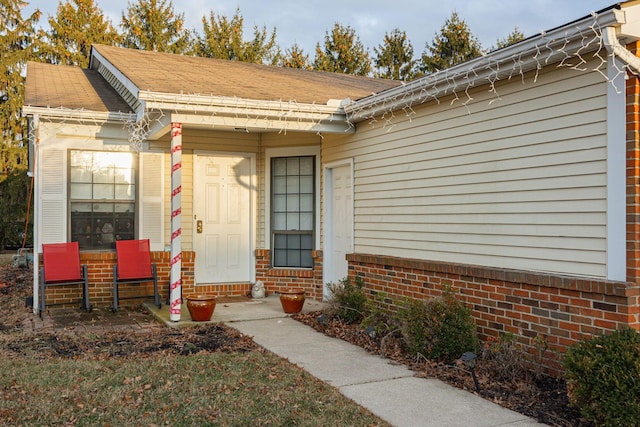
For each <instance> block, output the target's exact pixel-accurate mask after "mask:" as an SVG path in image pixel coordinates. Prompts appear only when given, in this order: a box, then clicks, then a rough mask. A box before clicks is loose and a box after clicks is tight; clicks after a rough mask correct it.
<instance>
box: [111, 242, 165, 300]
mask: <svg viewBox="0 0 640 427" xmlns="http://www.w3.org/2000/svg"><path fill="white" fill-rule="evenodd" d="M116 257H117V262H116V265H114V266H113V310H117V309H118V304H119V302H120V299H133V298H149V297H151V296H153V298H154V302H155V304H156V305H157V306H158V308H160V307H161V306H162V304H161V303H160V294H159V293H158V275H157V273H156V265H155V263H151V250H150V249H149V239H144V240H116ZM145 282H153V295H136V296H130V297H126V298H124V297H123V298H120V296H119V289H118V288H119V286H120V285H122V284H125V283H145Z"/></svg>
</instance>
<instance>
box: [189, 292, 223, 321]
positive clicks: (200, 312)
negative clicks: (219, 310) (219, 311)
mask: <svg viewBox="0 0 640 427" xmlns="http://www.w3.org/2000/svg"><path fill="white" fill-rule="evenodd" d="M187 308H188V309H189V314H190V315H191V320H193V321H194V322H208V321H209V320H211V316H213V310H215V308H216V297H214V296H211V295H191V296H189V297H187Z"/></svg>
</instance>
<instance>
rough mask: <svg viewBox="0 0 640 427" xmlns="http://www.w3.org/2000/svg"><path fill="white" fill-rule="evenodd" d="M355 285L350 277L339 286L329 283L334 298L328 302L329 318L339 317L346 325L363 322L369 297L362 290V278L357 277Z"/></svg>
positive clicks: (327, 312) (327, 311)
mask: <svg viewBox="0 0 640 427" xmlns="http://www.w3.org/2000/svg"><path fill="white" fill-rule="evenodd" d="M354 282H355V284H353V283H351V279H349V278H348V277H346V278H344V279H342V280H340V282H338V283H337V284H335V283H329V284H327V287H328V288H329V291H331V294H332V298H331V299H330V300H329V301H328V303H327V304H328V306H327V309H326V310H325V313H326V314H327V316H329V317H338V318H339V319H341V320H342V321H344V322H346V323H356V322H359V321H360V320H362V318H363V317H364V315H365V309H366V305H367V295H366V294H365V292H364V290H363V289H362V285H363V281H362V278H361V277H356V278H355V280H354Z"/></svg>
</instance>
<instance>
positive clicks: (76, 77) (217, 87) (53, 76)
mask: <svg viewBox="0 0 640 427" xmlns="http://www.w3.org/2000/svg"><path fill="white" fill-rule="evenodd" d="M93 49H95V50H96V51H97V52H98V53H99V54H100V55H101V56H103V57H104V58H105V59H106V60H107V62H109V63H111V64H112V65H113V66H114V67H115V68H116V69H117V70H118V71H119V72H121V73H122V74H123V75H124V76H126V78H127V79H129V80H130V81H131V82H132V83H133V84H134V85H135V86H136V87H137V88H138V89H139V90H146V91H151V92H160V93H170V94H171V93H175V94H198V95H206V96H220V97H230V98H241V99H252V100H259V101H284V102H289V101H293V102H298V103H306V104H321V105H324V104H326V103H327V101H329V100H330V99H339V100H342V99H346V98H349V99H351V100H356V99H360V98H364V97H366V96H369V95H371V94H373V93H378V92H382V91H384V90H386V89H390V88H393V87H395V86H398V85H400V84H401V83H400V82H398V81H393V80H384V79H373V78H368V77H361V76H352V75H347V74H337V73H326V72H318V71H310V70H301V69H293V68H282V67H273V66H266V65H259V64H250V63H246V62H239V61H225V60H219V59H211V58H201V57H193V56H183V55H174V54H168V53H158V52H149V51H143V50H135V49H124V48H119V47H113V46H104V45H94V46H93ZM25 105H29V106H36V107H51V108H58V107H64V108H69V109H84V110H91V111H101V112H102V111H116V112H129V111H131V108H130V107H129V106H128V105H127V104H126V103H125V102H124V100H123V99H122V98H121V97H120V96H119V95H118V94H117V92H116V91H115V90H114V89H113V88H112V87H111V86H110V85H109V83H108V82H107V81H106V80H105V79H104V78H103V77H102V76H101V75H100V74H98V72H97V71H96V70H94V69H89V70H86V69H81V68H79V67H73V66H65V65H51V64H42V63H37V62H29V64H28V65H27V81H26V87H25Z"/></svg>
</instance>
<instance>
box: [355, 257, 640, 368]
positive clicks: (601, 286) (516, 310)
mask: <svg viewBox="0 0 640 427" xmlns="http://www.w3.org/2000/svg"><path fill="white" fill-rule="evenodd" d="M347 260H348V262H349V277H350V278H352V279H353V278H355V276H359V277H362V278H363V279H364V285H365V289H366V291H367V292H368V294H369V296H371V297H373V296H374V295H376V294H377V293H378V292H384V293H385V294H387V296H388V298H387V300H386V302H387V308H388V309H390V310H392V311H395V310H397V309H398V307H399V305H400V304H402V301H403V300H404V299H405V298H413V299H426V298H433V297H437V296H439V295H441V294H442V291H443V289H444V287H445V286H446V285H449V286H451V287H452V288H453V289H454V290H455V291H457V292H459V293H458V297H459V298H460V299H461V300H462V301H464V302H465V303H466V304H467V306H468V307H469V308H471V309H472V312H473V316H474V318H475V320H476V324H477V325H478V332H479V334H480V337H481V338H484V339H486V338H488V337H497V336H499V335H500V333H502V332H511V333H513V334H515V335H516V336H518V339H519V341H520V342H521V343H522V344H523V345H525V346H528V347H529V348H530V349H531V350H533V348H534V344H535V343H536V341H537V340H539V339H544V340H545V341H546V342H547V343H548V344H549V348H550V350H552V351H548V352H546V358H547V359H546V364H547V365H548V366H549V367H550V368H551V371H558V370H559V367H560V364H559V356H560V354H562V353H564V352H565V351H566V350H567V348H568V347H569V346H570V345H572V344H574V343H576V342H577V341H579V340H581V339H583V338H584V337H587V336H589V335H591V334H598V333H603V332H605V331H610V330H613V329H616V328H618V327H620V326H622V325H629V326H632V327H634V328H636V329H640V313H639V311H638V308H639V307H640V286H638V284H636V283H627V282H610V281H600V280H585V279H579V278H575V277H568V276H558V275H553V274H544V273H532V272H526V271H518V270H507V269H496V268H486V267H479V266H472V265H462V264H450V263H441V262H431V261H424V260H415V259H406V258H394V257H385V256H376V255H367V254H349V255H347Z"/></svg>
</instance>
